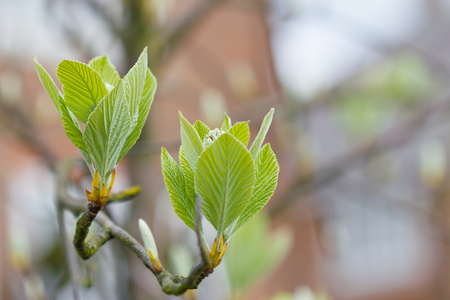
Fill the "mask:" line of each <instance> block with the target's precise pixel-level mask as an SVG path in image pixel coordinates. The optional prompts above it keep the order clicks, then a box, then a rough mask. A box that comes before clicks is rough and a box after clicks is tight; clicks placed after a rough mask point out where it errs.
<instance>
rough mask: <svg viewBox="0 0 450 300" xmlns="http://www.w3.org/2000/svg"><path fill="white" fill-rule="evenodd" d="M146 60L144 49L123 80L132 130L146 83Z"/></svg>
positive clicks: (145, 50) (145, 49)
mask: <svg viewBox="0 0 450 300" xmlns="http://www.w3.org/2000/svg"><path fill="white" fill-rule="evenodd" d="M147 58H148V55H147V47H145V48H144V50H143V51H142V53H141V55H140V56H139V58H138V60H137V62H136V63H135V64H134V66H133V67H132V68H131V69H130V71H128V73H127V75H125V77H124V78H123V83H124V87H125V94H126V96H127V99H128V107H129V110H130V116H131V118H132V125H131V127H132V128H133V127H134V126H135V124H136V122H137V119H138V112H139V102H140V101H141V96H142V93H143V90H144V85H145V83H146V82H145V81H146V75H147Z"/></svg>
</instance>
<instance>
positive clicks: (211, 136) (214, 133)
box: [203, 128, 225, 148]
mask: <svg viewBox="0 0 450 300" xmlns="http://www.w3.org/2000/svg"><path fill="white" fill-rule="evenodd" d="M224 133H225V131H223V130H222V129H219V128H215V129H213V130H211V131H210V132H208V133H207V134H206V136H205V139H204V140H203V146H204V147H205V148H206V147H209V146H210V145H211V144H212V143H213V142H214V141H215V140H217V139H218V138H219V136H221V135H222V134H224Z"/></svg>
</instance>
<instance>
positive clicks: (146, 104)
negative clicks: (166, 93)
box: [117, 69, 157, 162]
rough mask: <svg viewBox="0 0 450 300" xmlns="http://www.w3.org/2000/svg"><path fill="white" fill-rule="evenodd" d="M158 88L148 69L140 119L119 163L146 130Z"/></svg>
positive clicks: (132, 131) (141, 101)
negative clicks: (146, 123) (143, 129)
mask: <svg viewBox="0 0 450 300" xmlns="http://www.w3.org/2000/svg"><path fill="white" fill-rule="evenodd" d="M156 86H157V83H156V78H155V76H153V74H152V72H150V69H147V76H146V78H145V83H144V90H143V91H142V98H141V100H140V102H139V112H138V118H137V120H136V124H135V126H134V128H130V129H131V134H130V135H129V136H128V138H127V140H126V142H125V145H124V146H123V149H122V152H121V153H120V156H119V159H118V161H117V162H119V161H120V160H121V159H122V158H123V157H124V156H125V154H126V153H127V152H128V150H130V149H131V147H133V145H134V144H135V143H136V141H137V140H138V138H139V136H140V135H141V132H142V128H144V125H145V121H146V120H147V116H148V113H149V112H150V108H151V106H152V103H153V99H154V98H155V92H156ZM130 127H131V126H130Z"/></svg>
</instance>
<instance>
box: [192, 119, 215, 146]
mask: <svg viewBox="0 0 450 300" xmlns="http://www.w3.org/2000/svg"><path fill="white" fill-rule="evenodd" d="M192 126H193V127H194V128H195V130H197V133H198V136H199V137H200V140H201V141H203V140H204V139H205V136H206V135H207V134H208V132H210V131H211V129H209V127H208V126H207V125H206V124H205V123H203V122H202V121H200V120H197V121H196V122H195V123H194V125H192Z"/></svg>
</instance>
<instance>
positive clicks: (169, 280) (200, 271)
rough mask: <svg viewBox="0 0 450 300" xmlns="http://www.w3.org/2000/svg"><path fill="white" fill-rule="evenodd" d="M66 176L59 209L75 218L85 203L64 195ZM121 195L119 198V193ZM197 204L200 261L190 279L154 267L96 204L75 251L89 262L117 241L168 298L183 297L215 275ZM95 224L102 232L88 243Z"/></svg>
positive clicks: (80, 226)
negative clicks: (145, 270)
mask: <svg viewBox="0 0 450 300" xmlns="http://www.w3.org/2000/svg"><path fill="white" fill-rule="evenodd" d="M67 174H68V173H67V172H65V173H63V174H60V176H61V177H62V178H61V179H60V181H59V188H58V198H57V199H58V201H59V204H58V205H60V207H61V208H62V209H67V210H69V211H71V212H73V213H74V214H78V213H79V212H80V211H81V210H83V207H84V205H85V204H86V201H78V200H76V199H74V198H72V197H70V196H69V195H68V194H67V192H66V191H65V189H66V186H67V182H68V180H67ZM118 195H120V193H119V194H118ZM118 198H120V197H118ZM117 201H118V200H117ZM196 203H197V208H196V234H197V239H198V245H199V249H200V256H201V261H200V262H199V263H198V264H197V265H196V266H194V267H193V268H192V270H191V272H190V273H189V276H187V277H184V276H177V275H173V274H171V273H170V272H169V271H167V270H166V269H165V268H164V267H161V266H156V265H154V264H153V262H152V260H151V258H150V257H149V256H148V254H147V251H146V250H145V248H144V247H143V246H142V245H141V244H140V243H139V242H138V241H137V240H136V239H135V238H134V237H133V236H131V235H130V234H129V233H128V232H127V231H126V230H124V229H123V228H121V227H120V226H118V225H117V224H115V223H114V222H113V221H112V220H111V219H110V218H109V217H108V216H107V215H106V214H105V213H104V212H102V211H101V207H100V206H99V205H97V204H95V203H93V202H89V203H88V206H87V211H85V212H84V213H83V214H82V215H81V217H80V218H79V219H78V221H77V228H76V233H75V237H74V246H75V249H76V250H77V252H78V254H79V255H80V256H81V258H83V259H88V258H90V257H91V256H92V255H94V254H95V253H96V252H97V251H98V250H99V249H100V248H101V246H103V245H104V244H105V243H106V242H107V241H109V240H111V239H117V240H118V241H119V242H121V243H122V244H123V245H124V246H125V247H127V248H128V249H130V250H131V251H132V252H133V253H134V254H135V255H136V256H137V257H138V258H139V259H140V260H141V261H142V263H143V264H144V266H145V267H146V268H148V269H149V270H150V271H151V272H152V273H153V274H154V275H155V277H156V278H157V280H158V282H159V284H160V285H161V289H162V290H163V291H164V292H165V293H166V294H170V295H181V294H183V293H184V292H186V291H187V290H189V289H196V288H198V285H199V284H200V283H201V281H202V280H203V279H204V278H206V277H207V276H208V275H209V274H211V273H212V272H213V268H212V267H211V260H210V257H209V256H208V253H207V246H206V243H205V242H204V240H203V235H202V233H201V214H200V199H199V198H198V197H197V199H196ZM94 220H95V221H96V222H97V223H98V224H99V225H100V226H101V230H100V232H99V233H97V234H96V235H95V236H94V237H93V238H91V239H90V240H86V238H87V235H88V232H89V228H90V226H91V225H92V222H94ZM72 275H73V274H72Z"/></svg>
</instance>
